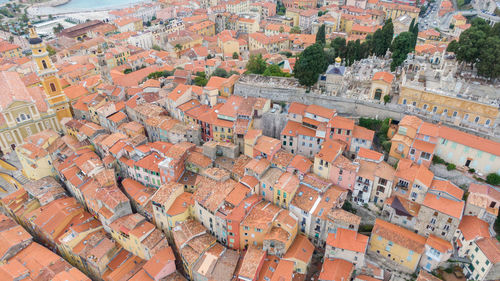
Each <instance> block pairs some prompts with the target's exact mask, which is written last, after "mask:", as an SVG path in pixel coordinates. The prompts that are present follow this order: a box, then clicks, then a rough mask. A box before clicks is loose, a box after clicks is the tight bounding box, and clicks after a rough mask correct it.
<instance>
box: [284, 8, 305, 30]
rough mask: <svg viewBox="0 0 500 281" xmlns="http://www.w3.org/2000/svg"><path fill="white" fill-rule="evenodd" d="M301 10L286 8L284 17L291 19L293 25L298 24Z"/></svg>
mask: <svg viewBox="0 0 500 281" xmlns="http://www.w3.org/2000/svg"><path fill="white" fill-rule="evenodd" d="M302 11H303V10H301V9H296V8H288V9H286V13H285V17H287V18H291V19H292V22H293V26H299V18H300V12H302Z"/></svg>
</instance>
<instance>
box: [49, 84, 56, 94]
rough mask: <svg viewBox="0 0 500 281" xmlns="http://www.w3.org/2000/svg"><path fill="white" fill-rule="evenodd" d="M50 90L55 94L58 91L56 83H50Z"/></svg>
mask: <svg viewBox="0 0 500 281" xmlns="http://www.w3.org/2000/svg"><path fill="white" fill-rule="evenodd" d="M50 90H51V91H52V92H55V91H56V85H54V83H50Z"/></svg>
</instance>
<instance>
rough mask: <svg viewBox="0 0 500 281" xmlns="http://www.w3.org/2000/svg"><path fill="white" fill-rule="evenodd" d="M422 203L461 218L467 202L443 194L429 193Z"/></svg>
mask: <svg viewBox="0 0 500 281" xmlns="http://www.w3.org/2000/svg"><path fill="white" fill-rule="evenodd" d="M422 205H423V206H426V207H428V208H431V209H433V210H436V211H438V212H441V213H443V214H446V215H449V216H452V217H454V218H457V219H461V218H462V213H463V210H464V207H465V202H464V201H456V200H451V199H448V198H445V197H443V196H438V195H435V194H432V193H427V194H426V195H425V198H424V202H423V203H422Z"/></svg>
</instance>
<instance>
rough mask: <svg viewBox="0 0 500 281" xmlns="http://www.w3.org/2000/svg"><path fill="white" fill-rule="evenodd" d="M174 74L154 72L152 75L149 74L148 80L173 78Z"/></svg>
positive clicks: (170, 72) (165, 71)
mask: <svg viewBox="0 0 500 281" xmlns="http://www.w3.org/2000/svg"><path fill="white" fill-rule="evenodd" d="M173 74H174V73H173V72H172V71H167V70H164V71H155V72H152V73H149V74H148V79H158V78H160V77H165V78H166V77H168V76H172V75H173Z"/></svg>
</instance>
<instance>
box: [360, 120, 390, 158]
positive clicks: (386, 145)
mask: <svg viewBox="0 0 500 281" xmlns="http://www.w3.org/2000/svg"><path fill="white" fill-rule="evenodd" d="M389 121H390V119H389V118H386V119H384V120H377V119H372V118H363V117H361V118H359V126H361V127H365V128H367V129H370V130H373V131H375V135H376V136H377V138H376V140H378V144H379V145H380V146H382V148H383V149H384V151H385V152H389V150H391V141H390V140H389V139H388V138H387V131H389V125H390V124H389Z"/></svg>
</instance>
